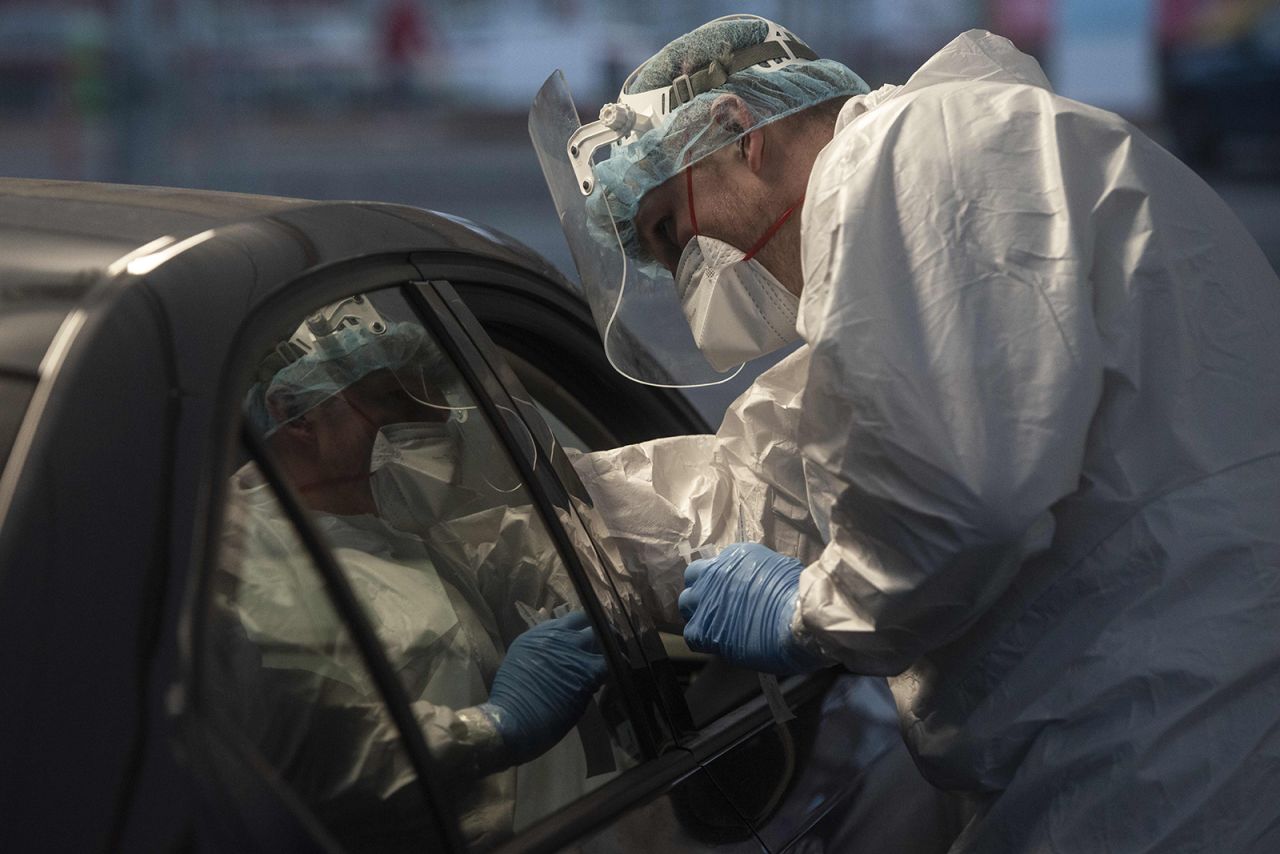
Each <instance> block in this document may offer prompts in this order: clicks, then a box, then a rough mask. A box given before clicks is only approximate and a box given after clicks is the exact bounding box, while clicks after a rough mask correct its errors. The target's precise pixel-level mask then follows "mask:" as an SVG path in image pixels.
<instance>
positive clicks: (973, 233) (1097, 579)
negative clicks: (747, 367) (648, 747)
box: [578, 31, 1280, 852]
mask: <svg viewBox="0 0 1280 854" xmlns="http://www.w3.org/2000/svg"><path fill="white" fill-rule="evenodd" d="M805 198H806V201H805V205H804V209H803V215H802V216H803V218H802V257H803V264H804V280H805V290H804V293H803V294H802V297H801V305H800V321H799V330H800V332H801V334H802V336H803V338H804V339H805V340H806V341H807V342H808V345H809V346H808V347H807V348H804V349H802V350H801V351H800V352H798V353H796V354H794V355H792V356H791V357H789V358H788V359H787V360H785V361H784V362H783V363H781V364H780V365H778V366H777V367H775V368H774V369H772V370H771V371H769V372H767V373H765V374H764V375H762V376H761V377H760V379H759V380H758V381H757V382H756V383H755V385H753V386H752V388H751V389H749V390H748V391H747V392H746V393H745V394H744V395H743V397H742V398H741V399H740V400H739V401H738V402H737V403H735V405H734V407H733V408H732V409H731V411H730V413H729V415H728V416H727V417H726V420H725V423H724V425H723V426H722V427H721V430H720V432H719V433H718V434H717V436H716V437H714V438H712V437H689V438H680V439H667V440H660V441H657V442H652V443H647V444H645V445H641V446H633V447H630V448H621V449H618V450H616V451H609V452H604V453H599V454H594V455H591V456H590V457H587V458H584V459H583V460H580V461H579V463H578V467H579V469H580V471H581V472H582V474H583V475H584V480H586V481H587V482H588V486H589V488H591V489H592V490H593V497H598V503H599V504H600V505H601V509H602V511H603V513H604V514H605V516H606V517H607V518H609V520H610V522H611V524H613V527H614V530H613V532H612V533H613V537H614V540H615V543H616V544H617V546H618V548H619V549H620V550H621V551H622V553H623V554H624V555H626V556H628V557H629V558H630V559H631V560H634V561H637V564H636V565H637V566H639V567H644V568H645V569H646V570H647V571H650V572H652V573H654V574H655V575H657V576H658V577H657V578H655V579H654V581H653V585H654V586H655V589H656V590H657V592H658V593H659V594H660V596H659V598H660V599H662V600H663V601H659V602H655V603H654V604H655V606H656V607H662V606H664V605H665V606H666V607H668V608H669V607H670V605H671V603H670V602H669V601H666V597H667V596H669V595H671V594H673V593H678V591H679V587H680V580H679V573H678V572H677V571H676V570H677V569H682V568H683V567H682V565H681V561H679V559H678V558H676V557H675V556H674V555H675V553H676V551H677V547H675V546H673V545H672V544H677V545H678V544H680V543H687V544H689V545H692V546H694V547H697V546H699V545H701V542H699V541H700V540H701V541H706V542H714V543H715V544H717V545H723V544H725V543H726V542H730V541H733V540H735V539H739V538H740V537H739V536H738V534H739V533H746V534H747V535H748V536H747V537H746V538H747V539H758V538H759V539H761V541H763V542H765V544H766V545H770V546H772V547H773V548H775V549H777V550H779V551H783V552H786V553H791V554H795V555H796V556H798V557H800V558H801V559H802V560H804V561H805V562H806V563H807V567H806V569H805V570H804V572H803V574H802V576H801V581H800V598H799V604H798V608H797V628H798V629H799V630H800V631H802V632H804V633H807V634H809V635H810V636H811V637H812V638H814V639H815V640H816V641H817V643H818V644H819V645H820V646H821V647H822V648H823V649H824V650H825V651H826V652H827V653H828V654H830V655H832V656H833V657H836V658H838V659H839V660H840V661H842V662H843V663H844V664H846V665H847V666H848V667H849V668H850V669H852V670H854V671H856V672H861V673H871V674H886V675H891V676H893V677H894V678H893V679H892V680H891V683H892V684H893V687H894V693H895V697H896V700H897V703H898V707H899V713H900V717H901V721H902V724H903V727H904V733H905V737H906V740H907V743H908V745H909V746H910V748H911V750H912V752H913V753H914V755H915V756H916V759H917V762H918V764H919V765H920V767H921V769H922V770H923V771H924V772H925V774H926V776H928V777H929V778H930V779H931V780H932V781H933V782H935V783H936V784H938V785H939V786H942V787H944V788H948V789H957V790H965V791H968V792H972V793H975V794H976V795H977V800H978V802H979V804H980V806H979V812H978V815H977V817H976V818H975V819H974V821H973V822H971V823H970V825H969V826H968V828H967V829H966V831H965V833H964V835H963V836H962V837H961V839H960V840H959V841H957V843H956V844H955V847H954V849H953V850H955V851H965V852H968V851H982V852H986V851H1050V850H1051V851H1064V852H1066V851H1072V852H1074V851H1079V852H1103V851H1114V852H1134V851H1257V852H1264V851H1277V850H1280V799H1277V798H1275V797H1273V793H1275V792H1277V791H1280V343H1277V342H1278V341H1280V337H1278V336H1277V334H1276V327H1277V325H1278V324H1280V281H1277V278H1276V275H1275V273H1274V271H1273V270H1272V269H1271V268H1270V266H1269V265H1268V263H1267V261H1266V259H1265V258H1264V257H1263V255H1262V253H1261V251H1260V250H1259V249H1258V247H1257V245H1256V243H1255V242H1254V241H1253V240H1252V239H1251V238H1250V237H1249V236H1248V235H1247V234H1246V233H1245V231H1244V229H1243V228H1242V227H1241V225H1240V223H1239V222H1238V221H1237V220H1236V218H1235V217H1234V216H1233V215H1232V213H1231V212H1230V211H1229V210H1228V209H1227V207H1226V206H1225V204H1224V203H1223V202H1222V201H1221V199H1219V198H1218V197H1217V196H1216V195H1215V194H1214V193H1213V192H1212V191H1211V190H1210V189H1209V188H1208V187H1207V186H1206V185H1205V184H1204V183H1203V182H1202V181H1201V180H1200V179H1199V178H1197V177H1196V176H1195V175H1194V174H1193V173H1191V172H1190V171H1189V170H1188V169H1187V168H1186V167H1184V166H1183V165H1182V164H1181V163H1179V162H1178V161H1177V160H1175V159H1174V158H1173V157H1171V156H1170V155H1169V154H1168V153H1167V152H1165V151H1164V150H1162V149H1161V148H1159V147H1158V146H1156V145H1155V144H1154V143H1152V142H1151V141H1150V140H1148V139H1147V138H1146V137H1145V136H1143V135H1142V134H1141V133H1139V132H1137V131H1136V130H1134V129H1133V128H1132V127H1130V126H1129V125H1128V124H1126V123H1125V122H1124V121H1122V120H1121V119H1119V118H1118V117H1116V116H1115V115H1113V114H1110V113H1107V112H1104V111H1101V110H1097V109H1094V108H1091V107H1088V106H1086V105H1083V104H1079V103H1076V102H1073V101H1070V100H1067V99H1065V98H1061V97H1058V96H1057V95H1055V94H1054V93H1053V92H1052V90H1051V89H1050V88H1049V85H1048V83H1047V81H1046V80H1045V78H1044V76H1043V74H1042V73H1041V71H1040V69H1039V67H1038V65H1037V64H1036V63H1035V62H1034V61H1033V60H1032V59H1030V58H1029V57H1027V56H1025V55H1023V54H1021V53H1018V52H1017V51H1016V50H1015V49H1014V48H1013V47H1012V45H1010V44H1009V43H1008V42H1007V41H1006V40H1004V39H1001V38H999V37H996V36H992V35H990V34H988V33H982V32H978V31H973V32H970V33H966V34H964V35H962V36H960V37H959V38H957V39H956V40H954V41H953V42H952V43H951V44H949V45H948V46H947V47H946V48H944V49H943V50H942V51H941V52H939V53H938V54H937V55H936V56H934V57H933V58H932V59H931V60H929V62H927V63H926V64H925V65H924V66H923V67H922V68H921V69H920V70H919V71H918V72H917V73H916V74H915V75H914V76H913V77H912V78H911V79H910V81H909V82H908V83H907V84H906V85H904V86H902V87H885V88H883V89H881V90H879V91H877V92H873V93H871V94H869V95H864V96H857V97H854V98H852V99H851V100H850V102H849V103H848V104H847V105H846V107H845V108H844V110H843V111H842V113H841V114H840V117H839V119H838V121H837V124H836V132H835V136H834V138H833V140H832V141H831V143H830V144H829V145H828V146H827V147H826V148H825V149H824V150H823V151H822V152H821V154H820V155H819V157H818V158H817V161H816V162H815V164H814V167H813V171H812V173H811V177H810V181H809V186H808V191H807V194H806V197H805ZM801 465H802V466H803V472H802V473H801V472H798V469H799V468H800V467H801ZM744 471H746V472H747V475H746V476H744V475H743V472H744ZM762 482H764V483H770V486H769V487H766V488H763V489H762V488H761V485H760V484H761V483H762ZM646 490H647V491H650V492H652V493H654V494H655V495H656V496H657V497H658V498H659V499H660V500H649V501H648V502H647V503H645V504H644V505H643V506H641V504H642V501H643V493H644V492H645V491H646ZM615 497H620V498H621V499H622V500H623V501H625V502H626V506H623V505H622V504H621V503H619V502H618V501H616V500H615ZM801 507H804V508H805V509H806V510H807V511H809V512H808V513H801V512H799V511H800V508H801ZM730 510H732V511H734V512H733V513H730V514H728V515H726V512H727V511H730ZM784 519H785V520H786V524H785V525H782V524H781V522H782V520H784ZM753 524H754V525H756V526H757V527H755V528H753V527H752V525H753ZM767 525H774V526H775V530H777V531H781V530H783V529H784V528H785V529H786V530H789V531H804V530H808V529H809V527H810V526H812V527H813V528H815V529H816V531H817V532H818V536H819V537H820V538H821V541H822V543H825V546H824V547H822V548H821V549H820V551H817V550H814V551H811V550H810V547H809V546H801V547H798V548H787V547H786V542H785V540H784V539H783V538H780V537H779V536H774V537H773V538H772V539H770V538H768V537H763V538H760V537H758V536H757V534H758V528H759V526H767ZM726 528H728V529H729V530H728V531H726V530H725V529H726ZM664 546H665V549H666V554H665V557H664V556H663V548H664ZM780 546H781V547H780ZM646 561H647V562H648V565H647V566H646V565H645V562H646Z"/></svg>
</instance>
